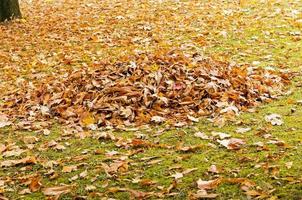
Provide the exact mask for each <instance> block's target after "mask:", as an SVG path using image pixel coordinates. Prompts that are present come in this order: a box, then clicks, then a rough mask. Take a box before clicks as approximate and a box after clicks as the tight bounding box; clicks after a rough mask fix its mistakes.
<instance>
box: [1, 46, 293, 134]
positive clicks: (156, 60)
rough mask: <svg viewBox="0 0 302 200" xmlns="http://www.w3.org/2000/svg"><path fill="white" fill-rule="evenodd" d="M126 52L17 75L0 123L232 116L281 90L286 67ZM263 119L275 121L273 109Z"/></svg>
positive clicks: (129, 122) (95, 123)
mask: <svg viewBox="0 0 302 200" xmlns="http://www.w3.org/2000/svg"><path fill="white" fill-rule="evenodd" d="M125 60H126V61H122V60H121V61H117V62H114V63H111V62H105V61H99V62H96V63H94V65H93V66H91V67H87V68H85V67H84V68H82V69H79V70H73V71H70V72H69V73H65V74H63V75H55V76H53V75H49V76H47V77H45V78H44V79H43V80H41V79H39V80H30V81H26V80H24V81H23V84H22V86H20V88H19V89H18V90H17V91H13V92H10V93H8V94H7V95H5V96H4V97H3V98H2V100H3V102H4V103H2V105H1V110H2V112H3V113H5V114H1V116H2V117H1V126H6V125H9V124H10V122H7V121H8V120H10V121H14V120H17V119H18V120H20V119H21V120H22V121H24V122H27V123H28V124H31V123H34V122H36V121H42V122H43V121H47V120H48V121H49V118H55V119H59V121H60V122H65V123H67V124H78V125H81V126H82V127H86V128H90V129H92V130H95V129H96V128H98V127H104V126H113V127H121V126H140V125H144V124H148V123H169V124H175V126H179V124H183V125H185V124H189V123H190V122H191V123H192V122H198V118H199V117H201V116H210V117H212V118H221V117H233V116H235V115H237V114H238V113H239V112H240V111H244V110H247V109H248V108H250V107H253V106H257V105H259V103H261V102H265V101H268V100H270V99H272V98H275V97H276V95H280V94H282V90H284V89H285V86H286V84H287V83H288V82H289V75H288V74H284V73H281V72H276V71H271V70H264V69H261V68H254V67H251V66H249V65H241V66H239V65H238V66H236V65H235V66H234V65H231V64H230V63H227V62H221V61H215V60H213V59H210V58H203V57H201V56H200V55H198V54H197V53H196V54H193V55H191V56H188V55H184V54H183V53H182V52H181V51H179V50H172V51H167V52H165V53H161V54H150V55H149V54H142V55H136V56H133V57H126V58H125ZM154 65H156V66H157V70H156V71H154V70H153V69H152V67H151V66H154ZM7 117H9V118H10V119H7ZM266 120H267V121H271V122H272V123H274V124H276V125H279V124H280V123H281V121H280V119H279V118H277V116H274V117H273V118H271V116H269V118H266ZM183 125H182V126H183Z"/></svg>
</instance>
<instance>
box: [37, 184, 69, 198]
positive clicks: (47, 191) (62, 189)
mask: <svg viewBox="0 0 302 200" xmlns="http://www.w3.org/2000/svg"><path fill="white" fill-rule="evenodd" d="M72 188H73V186H72V185H64V186H56V187H48V188H43V189H42V192H43V194H44V195H46V196H60V195H61V194H67V193H69V192H71V189H72Z"/></svg>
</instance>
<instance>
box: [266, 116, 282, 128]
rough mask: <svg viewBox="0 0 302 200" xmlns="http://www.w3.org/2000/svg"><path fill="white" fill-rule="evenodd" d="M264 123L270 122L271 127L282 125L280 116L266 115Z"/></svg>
mask: <svg viewBox="0 0 302 200" xmlns="http://www.w3.org/2000/svg"><path fill="white" fill-rule="evenodd" d="M265 121H267V122H270V123H271V124H272V125H273V126H281V125H282V124H283V123H284V122H283V121H282V117H281V115H278V114H270V115H266V116H265Z"/></svg>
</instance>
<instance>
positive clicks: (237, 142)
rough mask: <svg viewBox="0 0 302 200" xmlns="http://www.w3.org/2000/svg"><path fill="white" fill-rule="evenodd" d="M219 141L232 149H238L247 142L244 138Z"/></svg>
mask: <svg viewBox="0 0 302 200" xmlns="http://www.w3.org/2000/svg"><path fill="white" fill-rule="evenodd" d="M218 143H219V144H221V145H222V146H224V147H226V148H227V149H231V150H238V149H240V148H241V146H242V145H244V144H245V142H244V141H243V140H242V139H238V138H231V139H226V140H218Z"/></svg>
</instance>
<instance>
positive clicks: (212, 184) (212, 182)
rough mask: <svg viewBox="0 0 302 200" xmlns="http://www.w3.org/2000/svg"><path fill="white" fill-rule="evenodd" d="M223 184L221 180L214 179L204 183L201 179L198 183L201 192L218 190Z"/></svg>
mask: <svg viewBox="0 0 302 200" xmlns="http://www.w3.org/2000/svg"><path fill="white" fill-rule="evenodd" d="M220 183H221V179H219V178H218V179H214V180H209V181H203V180H201V179H199V180H198V181H197V187H198V188H199V189H201V190H209V189H214V188H216V187H217V186H218V185H219V184H220Z"/></svg>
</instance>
